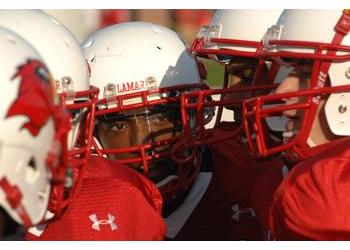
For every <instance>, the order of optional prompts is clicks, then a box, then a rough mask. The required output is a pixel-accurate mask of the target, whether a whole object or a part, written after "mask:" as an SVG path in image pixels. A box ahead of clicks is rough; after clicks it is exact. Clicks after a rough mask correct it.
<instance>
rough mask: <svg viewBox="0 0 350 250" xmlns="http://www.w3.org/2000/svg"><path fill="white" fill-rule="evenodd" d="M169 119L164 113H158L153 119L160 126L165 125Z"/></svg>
mask: <svg viewBox="0 0 350 250" xmlns="http://www.w3.org/2000/svg"><path fill="white" fill-rule="evenodd" d="M167 120H168V119H167V118H166V117H165V116H164V115H162V114H159V115H157V116H156V117H154V119H153V121H154V123H155V124H156V125H158V126H161V125H164V124H165V123H166V122H167Z"/></svg>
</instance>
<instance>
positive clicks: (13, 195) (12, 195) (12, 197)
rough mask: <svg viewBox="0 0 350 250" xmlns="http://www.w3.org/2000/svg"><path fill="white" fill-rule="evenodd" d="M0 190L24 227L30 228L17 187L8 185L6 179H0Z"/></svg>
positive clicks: (30, 224)
mask: <svg viewBox="0 0 350 250" xmlns="http://www.w3.org/2000/svg"><path fill="white" fill-rule="evenodd" d="M0 188H1V189H2V190H3V191H4V193H5V194H6V200H7V202H8V204H9V205H10V206H11V208H12V209H13V210H14V211H16V213H17V215H18V217H19V218H21V220H22V223H23V225H24V227H26V228H27V227H30V226H32V222H31V220H30V217H29V215H28V213H27V211H26V209H25V208H24V207H23V206H22V204H21V200H22V194H21V192H20V190H19V189H18V187H17V186H13V185H11V184H10V183H9V181H8V180H7V178H6V177H3V178H1V180H0Z"/></svg>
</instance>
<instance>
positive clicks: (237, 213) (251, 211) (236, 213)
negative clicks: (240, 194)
mask: <svg viewBox="0 0 350 250" xmlns="http://www.w3.org/2000/svg"><path fill="white" fill-rule="evenodd" d="M231 209H232V211H233V212H234V214H233V215H232V219H234V220H236V221H239V218H240V216H241V215H243V214H250V216H251V217H252V218H253V217H255V215H256V214H255V211H254V209H253V208H251V207H248V208H244V209H241V210H239V205H238V203H236V204H234V205H233V206H232V207H231Z"/></svg>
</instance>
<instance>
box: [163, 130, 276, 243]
mask: <svg viewBox="0 0 350 250" xmlns="http://www.w3.org/2000/svg"><path fill="white" fill-rule="evenodd" d="M209 149H210V153H211V156H212V157H211V158H212V159H211V162H212V163H211V169H208V167H206V168H204V170H202V171H201V172H200V174H199V176H198V177H197V180H196V181H195V183H194V184H193V187H192V188H191V190H190V192H189V194H188V195H187V198H186V200H185V201H184V202H183V204H182V205H181V206H180V207H179V208H178V209H177V210H176V211H174V212H173V213H172V214H170V215H169V216H168V217H167V218H165V221H166V223H167V225H168V233H167V237H168V238H169V239H174V240H261V239H262V231H261V228H260V225H259V222H258V220H257V218H256V213H255V211H254V209H253V208H252V206H251V204H250V202H249V197H250V195H251V192H252V189H253V187H254V185H255V183H256V182H257V180H258V179H259V178H260V177H261V175H263V174H264V173H265V172H266V170H267V169H269V168H270V167H271V166H276V165H282V161H281V160H279V159H273V160H270V159H266V160H262V161H255V160H253V159H251V157H250V156H249V154H248V148H247V146H246V145H245V143H244V142H242V138H239V137H236V138H235V139H234V140H227V141H225V142H221V143H216V144H214V145H209ZM205 153H206V152H205ZM208 161H209V160H205V161H204V162H208Z"/></svg>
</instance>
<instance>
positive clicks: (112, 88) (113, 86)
mask: <svg viewBox="0 0 350 250" xmlns="http://www.w3.org/2000/svg"><path fill="white" fill-rule="evenodd" d="M107 89H108V90H109V91H113V90H115V85H114V84H113V83H110V84H108V85H107Z"/></svg>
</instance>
